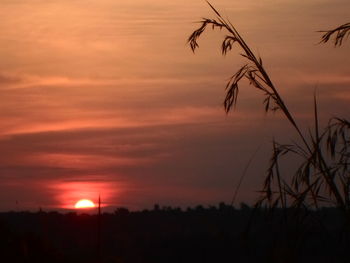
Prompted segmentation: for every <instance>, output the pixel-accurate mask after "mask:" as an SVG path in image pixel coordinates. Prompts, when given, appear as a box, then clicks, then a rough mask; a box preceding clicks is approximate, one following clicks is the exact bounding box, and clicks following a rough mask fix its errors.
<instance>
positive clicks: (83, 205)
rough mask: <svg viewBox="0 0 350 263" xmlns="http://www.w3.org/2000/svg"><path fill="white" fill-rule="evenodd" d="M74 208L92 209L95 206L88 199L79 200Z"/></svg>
mask: <svg viewBox="0 0 350 263" xmlns="http://www.w3.org/2000/svg"><path fill="white" fill-rule="evenodd" d="M74 207H75V208H92V207H95V204H94V203H93V202H92V201H91V200H88V199H81V200H79V201H78V202H76V204H75V206H74Z"/></svg>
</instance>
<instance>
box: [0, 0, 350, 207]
mask: <svg viewBox="0 0 350 263" xmlns="http://www.w3.org/2000/svg"><path fill="white" fill-rule="evenodd" d="M212 4H213V5H214V6H216V7H217V8H218V9H219V10H221V11H222V13H223V14H225V17H228V18H230V20H231V21H232V22H233V23H234V24H235V25H236V27H237V29H238V30H239V31H240V32H241V33H242V35H243V36H244V37H245V39H246V40H247V42H248V43H249V44H250V45H251V47H252V48H253V50H254V51H255V52H256V53H257V54H259V55H260V56H261V57H262V58H263V60H264V63H265V65H266V67H267V70H268V71H269V72H270V75H271V77H272V79H273V81H274V83H275V84H276V86H278V87H279V88H280V91H281V93H282V95H283V96H284V97H285V99H286V101H287V104H288V105H289V106H290V108H291V109H292V111H293V112H294V113H295V114H296V116H297V118H298V120H299V121H300V123H301V124H302V125H303V127H308V123H311V119H310V116H311V115H312V106H311V104H310V102H311V100H312V94H313V91H314V89H315V87H317V92H318V97H319V102H320V111H321V115H322V120H323V122H324V123H325V122H326V120H327V118H329V117H330V116H334V115H340V116H343V117H345V118H349V111H348V109H349V107H348V105H349V101H350V91H349V86H350V69H349V62H350V56H349V54H350V52H349V51H350V44H349V41H347V42H345V43H344V45H343V46H342V47H341V48H334V47H333V46H331V44H327V45H319V44H318V42H319V40H320V36H321V34H320V33H318V32H317V31H318V30H324V29H330V28H333V27H335V26H338V25H340V24H342V23H345V22H349V21H348V20H349V12H348V11H349V10H350V2H349V1H347V0H341V1H337V3H336V4H334V1H331V0H310V1H299V0H297V1H296V0H289V1H273V0H264V1H253V0H248V1H244V2H233V1H229V0H221V1H214V2H212ZM0 17H1V23H0V55H1V60H0V89H1V97H0V102H1V103H0V122H1V125H0V149H1V151H2V154H1V157H0V210H4V209H27V208H30V209H36V208H37V207H43V208H56V207H70V206H73V205H74V203H75V202H76V201H77V200H75V199H76V198H78V196H79V198H80V196H81V198H89V199H93V200H96V199H97V198H98V194H99V193H100V194H101V195H102V198H103V202H104V204H105V205H113V206H121V205H122V206H128V207H130V208H132V209H138V208H145V207H152V206H153V204H154V203H160V204H164V205H181V206H187V205H194V204H199V203H201V204H204V205H206V204H216V203H218V202H219V201H225V202H230V200H231V196H232V194H233V191H234V186H235V185H236V184H237V182H238V178H239V176H240V175H241V173H242V171H243V168H244V165H245V164H246V163H247V161H248V159H249V158H250V156H251V155H252V154H253V152H254V151H255V149H256V148H257V147H258V146H259V145H262V146H261V147H260V151H259V153H258V156H257V157H256V160H255V161H254V163H253V165H252V168H251V169H250V171H249V174H248V176H247V178H246V180H245V181H244V183H243V186H242V189H241V191H240V194H239V200H238V201H247V202H252V201H254V200H255V198H256V194H255V192H254V191H256V190H259V187H260V185H261V180H262V175H263V172H264V170H265V169H266V165H267V163H266V161H267V160H268V153H269V149H270V148H269V147H270V146H271V145H270V142H271V140H272V137H273V136H275V137H277V138H279V139H281V140H282V141H288V140H289V138H290V137H291V136H293V134H289V133H288V132H289V129H288V128H289V127H286V126H287V125H285V124H286V122H285V121H284V120H283V119H281V116H280V115H279V114H276V115H269V116H265V115H264V113H263V107H262V104H261V102H262V97H261V96H259V94H256V92H255V90H254V89H252V88H250V87H249V86H248V85H246V86H244V89H243V90H242V92H241V93H240V98H239V102H238V108H237V110H236V112H234V113H232V114H230V115H229V116H226V115H225V113H224V110H223V108H222V101H223V98H224V86H225V83H226V80H227V79H228V78H229V77H230V75H231V74H232V73H234V72H235V70H237V69H238V68H239V66H240V65H241V63H242V59H241V58H239V57H238V56H237V54H236V53H237V52H238V50H234V51H233V52H232V53H231V54H229V55H228V56H227V57H225V58H223V57H221V55H220V50H219V47H220V41H219V37H220V34H219V33H212V32H211V33H209V32H208V33H206V34H205V35H204V36H203V38H202V39H201V42H200V44H201V47H200V49H199V50H198V51H197V53H196V55H193V54H192V53H191V51H190V48H189V47H188V46H187V45H186V40H187V38H188V36H189V35H190V33H192V31H193V30H194V29H195V28H196V26H197V24H195V23H193V22H195V21H198V20H200V19H201V17H213V14H212V12H211V11H210V9H209V8H208V6H207V5H206V3H205V1H199V0H198V1H184V0H179V1H167V0H162V1H161V0H133V1H115V0H89V1H86V0H84V1H83V0H75V1H68V0H60V1H58V0H53V1H43V0H16V1H12V0H11V1H10V0H4V1H1V3H0ZM236 51H237V52H236ZM87 189H88V190H87ZM82 193H86V195H90V196H86V197H84V196H82V195H83V194H82ZM16 201H17V203H16Z"/></svg>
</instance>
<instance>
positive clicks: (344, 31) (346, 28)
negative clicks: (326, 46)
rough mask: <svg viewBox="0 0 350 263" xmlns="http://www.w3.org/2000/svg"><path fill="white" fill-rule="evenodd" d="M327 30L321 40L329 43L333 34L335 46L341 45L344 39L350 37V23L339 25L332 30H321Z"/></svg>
mask: <svg viewBox="0 0 350 263" xmlns="http://www.w3.org/2000/svg"><path fill="white" fill-rule="evenodd" d="M320 32H325V34H324V35H323V36H322V40H321V42H323V43H327V42H328V41H329V40H330V39H331V37H332V36H335V37H334V45H335V46H341V44H342V43H343V40H344V39H345V38H346V37H349V35H350V23H346V24H344V25H341V26H338V27H337V28H335V29H332V30H326V31H320Z"/></svg>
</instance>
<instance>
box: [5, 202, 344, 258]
mask: <svg viewBox="0 0 350 263" xmlns="http://www.w3.org/2000/svg"><path fill="white" fill-rule="evenodd" d="M349 233H350V231H349V227H348V226H347V225H346V224H345V220H343V216H342V215H341V214H340V213H339V212H338V211H337V210H336V209H322V210H320V211H318V212H308V213H305V214H304V213H302V214H301V213H297V214H296V213H295V211H283V210H278V211H275V212H274V213H273V214H271V213H270V212H266V211H263V210H254V209H251V208H249V207H247V206H242V208H241V209H234V208H232V207H230V206H226V205H224V204H221V205H220V206H219V207H210V208H203V207H202V206H198V207H196V208H193V209H188V210H186V211H181V210H180V209H173V208H169V207H168V208H162V209H159V208H158V207H156V206H155V209H154V210H151V211H141V212H129V211H128V210H127V209H124V208H120V209H117V211H116V212H115V213H113V214H102V215H101V216H100V217H99V216H97V215H86V214H81V215H77V214H75V213H69V214H60V213H57V212H37V213H29V212H22V213H18V212H17V213H14V212H10V213H0V251H1V255H0V260H1V262H38V263H39V262H52V263H54V262H65V263H69V262H74V263H77V262H84V263H89V262H115V263H118V262H126V263H129V262H130V263H138V262H154V263H157V262H161V263H167V262H177V263H178V262H191V263H194V262H211V263H213V262H244V263H246V262H350V250H349V249H350V238H349V237H350V235H349Z"/></svg>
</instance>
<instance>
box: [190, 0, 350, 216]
mask: <svg viewBox="0 0 350 263" xmlns="http://www.w3.org/2000/svg"><path fill="white" fill-rule="evenodd" d="M208 4H209V6H210V8H211V9H212V10H213V11H214V13H215V15H216V18H215V19H208V18H204V19H203V20H202V21H200V24H201V25H200V27H199V28H198V29H197V30H195V31H194V32H193V33H192V34H191V35H190V37H189V38H188V43H189V45H190V47H191V49H192V51H193V52H195V50H196V49H197V48H198V47H199V45H198V39H199V38H200V36H201V34H202V33H203V32H204V31H205V30H206V29H207V28H208V27H209V28H211V29H213V30H215V29H220V30H221V31H224V32H225V33H226V35H225V36H224V39H223V41H222V45H221V51H222V54H223V55H226V54H227V52H229V51H230V50H231V49H232V47H233V46H234V45H237V46H239V47H240V48H241V49H242V51H243V53H241V54H240V55H241V56H243V57H244V58H245V59H246V63H245V64H244V65H243V66H242V67H241V68H240V69H239V70H238V71H237V72H235V73H234V74H233V75H232V76H231V78H230V79H229V81H228V83H227V85H226V97H225V100H224V108H225V111H226V113H228V112H229V111H231V110H232V109H233V108H234V107H235V105H236V103H237V98H238V93H239V87H240V84H241V81H242V80H243V79H247V80H248V81H249V83H250V85H252V86H253V87H255V88H257V89H258V90H259V91H261V92H262V93H263V98H264V100H263V104H264V110H265V112H270V111H272V112H275V111H277V110H279V111H281V112H282V113H283V115H284V116H285V117H286V119H287V120H288V122H289V123H290V124H291V125H292V126H293V128H294V129H295V130H296V132H297V134H298V136H299V138H300V140H301V142H302V144H301V145H300V144H298V143H292V144H279V143H277V142H273V152H272V157H271V160H270V165H269V168H268V170H267V174H266V175H265V178H264V185H263V189H262V191H261V192H262V197H261V199H260V200H259V201H258V202H257V206H260V205H263V204H267V205H268V207H270V208H274V207H277V206H282V207H285V208H286V207H293V208H306V209H307V208H311V207H312V208H318V207H319V206H320V205H321V204H322V205H323V204H325V203H327V204H332V205H335V206H337V207H339V208H340V209H341V210H342V211H344V212H345V213H346V214H349V211H350V200H349V194H350V170H349V164H350V163H349V159H350V125H349V121H347V120H345V119H340V118H334V119H331V120H330V122H329V124H328V126H327V127H326V128H325V129H324V130H323V131H321V130H320V128H319V120H318V112H317V101H316V96H314V102H313V103H314V128H313V131H312V132H311V131H310V133H309V134H303V133H302V132H301V130H300V128H299V126H298V124H297V122H296V120H295V118H294V116H293V115H292V113H291V112H290V111H289V109H288V107H287V106H286V104H285V102H284V100H283V98H282V97H281V96H280V94H279V92H278V89H277V88H276V87H275V85H274V84H273V82H272V80H271V79H270V77H269V75H268V73H267V71H266V70H265V68H264V65H263V61H262V59H261V58H260V57H257V56H256V55H255V54H254V52H253V51H252V50H251V48H250V47H249V46H248V44H247V43H246V42H245V40H244V39H243V38H242V36H241V35H240V33H239V32H238V31H237V29H236V28H235V27H234V26H233V25H232V23H231V22H230V21H229V20H227V19H224V18H223V17H222V16H221V14H220V13H219V12H218V11H217V10H216V9H215V8H214V7H213V6H212V5H211V4H210V3H209V2H208ZM349 30H350V24H344V25H342V26H340V27H338V28H336V29H334V30H331V31H326V32H327V33H326V34H325V35H324V36H323V38H322V41H323V42H327V41H328V40H329V39H330V38H331V36H332V35H333V34H336V37H335V45H341V44H342V40H343V39H344V37H345V36H346V35H347V34H349V32H350V31H349ZM291 154H294V155H297V156H298V157H299V158H301V160H302V162H301V164H300V166H299V168H298V169H296V172H295V173H294V174H293V176H292V178H291V180H290V181H289V180H288V179H287V178H286V177H285V176H283V175H282V172H281V169H280V160H281V158H282V157H283V156H285V155H291Z"/></svg>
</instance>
